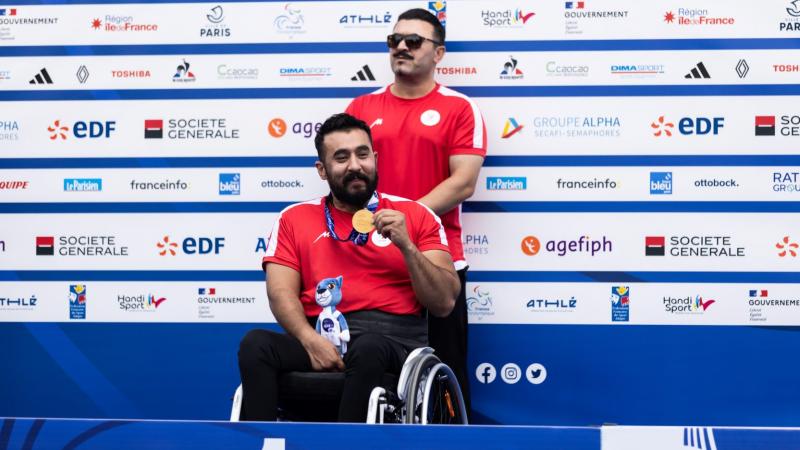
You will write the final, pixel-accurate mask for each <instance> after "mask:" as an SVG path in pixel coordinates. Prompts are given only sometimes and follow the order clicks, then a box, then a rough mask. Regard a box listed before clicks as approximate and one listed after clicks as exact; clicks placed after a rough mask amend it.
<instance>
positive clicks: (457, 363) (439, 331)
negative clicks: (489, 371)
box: [428, 269, 472, 415]
mask: <svg viewBox="0 0 800 450" xmlns="http://www.w3.org/2000/svg"><path fill="white" fill-rule="evenodd" d="M458 278H459V279H460V280H461V293H460V294H458V298H457V299H456V306H455V308H453V312H451V313H450V315H449V316H447V317H444V318H439V317H433V316H430V315H429V317H428V342H430V345H431V347H433V348H434V349H435V350H436V356H438V357H439V359H441V360H442V362H443V363H445V364H447V365H448V366H450V368H451V369H453V373H455V374H456V378H458V384H460V385H461V393H462V394H463V395H464V403H465V405H466V407H467V415H469V414H470V408H471V406H472V401H471V398H470V389H469V372H468V371H467V269H461V270H459V271H458Z"/></svg>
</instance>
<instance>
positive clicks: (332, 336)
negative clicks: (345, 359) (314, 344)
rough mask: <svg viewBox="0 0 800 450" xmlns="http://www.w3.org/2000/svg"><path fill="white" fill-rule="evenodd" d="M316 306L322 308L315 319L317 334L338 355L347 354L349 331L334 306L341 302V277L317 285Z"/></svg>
mask: <svg viewBox="0 0 800 450" xmlns="http://www.w3.org/2000/svg"><path fill="white" fill-rule="evenodd" d="M315 298H316V300H317V304H318V305H319V306H322V312H321V313H320V314H319V317H318V318H317V327H316V328H317V333H319V334H321V335H322V336H323V337H324V338H325V339H327V340H329V341H330V342H331V344H333V345H334V346H335V347H336V349H337V350H339V354H340V355H341V356H344V354H345V353H347V343H348V342H350V329H349V328H347V320H345V318H344V315H342V313H341V312H339V311H337V310H336V305H338V304H339V302H341V301H342V277H341V276H339V277H336V278H325V279H324V280H322V281H320V282H319V283H317V294H316V297H315Z"/></svg>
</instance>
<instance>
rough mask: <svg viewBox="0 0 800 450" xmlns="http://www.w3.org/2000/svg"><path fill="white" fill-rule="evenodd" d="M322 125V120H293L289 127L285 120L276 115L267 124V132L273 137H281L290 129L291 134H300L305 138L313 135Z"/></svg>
mask: <svg viewBox="0 0 800 450" xmlns="http://www.w3.org/2000/svg"><path fill="white" fill-rule="evenodd" d="M321 126H322V122H294V123H293V124H292V126H291V127H289V126H288V125H287V123H286V121H285V120H283V119H282V118H280V117H276V118H274V119H272V120H270V121H269V123H268V124H267V132H268V133H269V135H270V136H272V137H274V138H281V137H283V136H284V135H285V134H286V132H287V131H289V130H290V129H291V130H292V134H296V135H300V136H302V137H303V138H305V139H310V138H311V137H313V136H315V135H316V133H317V132H318V131H319V128H320V127H321Z"/></svg>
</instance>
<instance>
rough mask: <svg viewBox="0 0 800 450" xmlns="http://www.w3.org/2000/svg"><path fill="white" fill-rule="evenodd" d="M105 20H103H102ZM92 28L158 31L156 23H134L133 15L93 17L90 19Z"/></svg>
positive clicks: (135, 31)
mask: <svg viewBox="0 0 800 450" xmlns="http://www.w3.org/2000/svg"><path fill="white" fill-rule="evenodd" d="M104 21H105V22H104ZM91 27H92V29H93V30H100V31H106V32H112V33H129V32H132V33H141V32H148V31H158V24H155V23H135V21H134V19H133V16H115V15H106V16H105V17H103V19H100V18H94V19H92V21H91Z"/></svg>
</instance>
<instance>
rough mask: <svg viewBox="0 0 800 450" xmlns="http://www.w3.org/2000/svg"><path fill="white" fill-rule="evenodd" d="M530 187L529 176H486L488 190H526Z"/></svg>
mask: <svg viewBox="0 0 800 450" xmlns="http://www.w3.org/2000/svg"><path fill="white" fill-rule="evenodd" d="M526 189H528V178H527V177H486V190H487V191H524V190H526Z"/></svg>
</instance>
